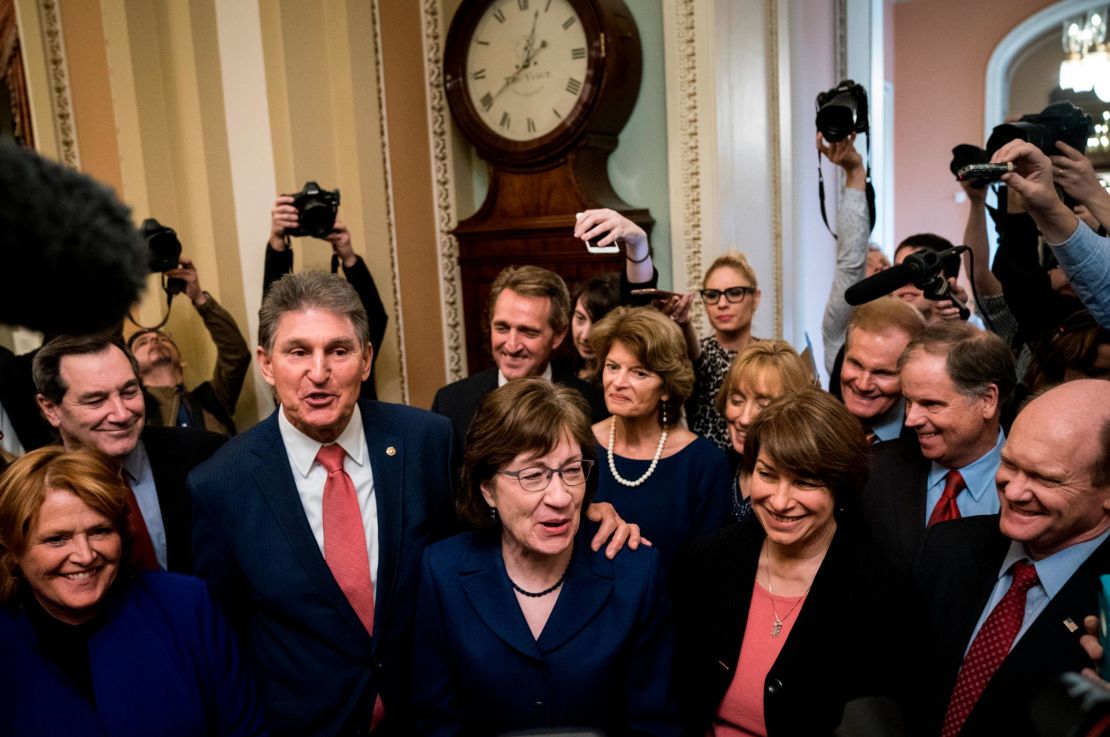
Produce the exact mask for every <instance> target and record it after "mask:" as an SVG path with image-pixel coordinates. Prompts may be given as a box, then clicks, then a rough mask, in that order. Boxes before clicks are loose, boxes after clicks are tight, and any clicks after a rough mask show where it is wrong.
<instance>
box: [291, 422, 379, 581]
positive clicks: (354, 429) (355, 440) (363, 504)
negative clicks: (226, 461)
mask: <svg viewBox="0 0 1110 737" xmlns="http://www.w3.org/2000/svg"><path fill="white" fill-rule="evenodd" d="M278 428H279V430H280V431H281V440H282V442H283V443H284V444H285V453H286V455H287V456H288V457H289V468H290V469H291V470H292V471H293V481H294V483H296V485H297V494H299V495H300V497H301V506H302V507H304V514H305V517H307V518H308V526H309V527H311V528H312V534H313V535H314V536H315V537H316V544H317V545H319V546H320V553H321V554H323V552H324V483H325V482H326V481H327V479H328V472H327V470H325V469H324V467H323V466H321V465H320V464H319V462H317V460H316V454H317V453H318V452H319V451H320V448H321V447H322V446H323V444H322V443H320V442H319V441H317V440H313V439H312V438H310V437H308V436H307V435H305V434H304V433H303V432H301V431H300V430H298V429H297V428H295V427H293V424H292V423H291V422H289V420H288V419H286V417H285V411H284V410H282V411H281V412H279V413H278ZM335 442H336V444H337V445H340V446H342V447H343V450H344V451H346V454H347V455H346V456H345V457H344V458H343V469H344V470H345V471H346V472H347V475H348V476H350V477H351V481H352V482H353V483H354V485H355V494H356V495H357V496H358V508H359V511H360V512H361V513H362V528H363V529H364V530H365V531H366V552H367V554H368V556H369V558H370V581H371V583H372V585H373V586H374V598H375V600H376V599H377V596H378V505H377V500H376V499H375V498H374V472H373V471H372V470H371V469H370V452H369V450H368V449H367V447H366V434H365V433H364V432H363V430H362V414H361V413H360V411H359V408H358V405H355V411H354V414H352V415H351V420H350V422H348V423H347V427H346V428H345V429H344V430H343V432H342V433H341V434H340V435H339V438H338V439H336V441H335Z"/></svg>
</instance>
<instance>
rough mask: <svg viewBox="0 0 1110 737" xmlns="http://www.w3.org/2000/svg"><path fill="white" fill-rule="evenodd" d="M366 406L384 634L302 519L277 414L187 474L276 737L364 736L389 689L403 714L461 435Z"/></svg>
mask: <svg viewBox="0 0 1110 737" xmlns="http://www.w3.org/2000/svg"><path fill="white" fill-rule="evenodd" d="M359 407H360V408H361V411H362V423H363V427H364V429H365V433H366V445H367V448H368V449H369V455H370V466H371V469H372V470H373V474H374V496H375V499H376V500H377V510H378V535H379V537H378V546H379V562H378V576H377V582H378V583H377V598H376V601H375V609H374V637H373V638H371V637H370V635H369V634H367V632H366V630H365V628H364V627H363V626H362V624H361V622H360V621H359V619H358V616H357V615H356V614H355V611H354V609H352V608H351V606H350V604H349V603H348V601H347V599H346V597H345V596H344V594H343V592H342V591H341V590H340V588H339V585H338V584H337V583H336V582H335V579H334V577H333V576H332V574H331V570H330V569H329V568H328V566H327V563H326V562H325V561H324V557H323V555H322V554H321V552H320V548H319V546H318V545H317V543H316V538H315V537H313V534H312V530H311V528H310V527H309V524H308V520H307V519H306V518H305V515H304V508H303V507H302V505H301V500H300V496H299V495H298V493H297V488H296V484H295V482H294V481H293V474H292V471H291V470H290V468H289V460H288V456H287V454H286V452H285V446H284V444H283V443H282V440H281V433H280V431H279V429H278V418H277V412H279V411H281V410H280V409H278V410H277V411H275V412H274V414H273V415H271V416H270V417H269V418H267V419H266V420H264V421H263V422H262V423H260V424H259V425H257V426H256V427H254V428H252V429H251V430H249V431H248V432H246V433H243V434H242V435H239V436H236V437H235V438H232V440H231V441H230V442H228V444H227V445H226V446H224V448H223V449H221V451H220V452H219V453H217V454H216V455H215V456H214V457H213V458H212V459H211V460H210V461H209V462H207V463H205V464H203V465H202V466H200V467H199V468H197V470H196V471H194V472H193V473H192V474H191V475H190V476H189V486H190V488H191V490H192V493H193V504H194V511H193V515H194V516H193V551H194V560H195V569H196V571H197V573H198V574H199V575H201V576H203V577H204V578H206V579H208V581H209V582H210V584H211V586H212V589H213V592H214V593H215V595H216V596H217V597H218V598H219V600H220V601H221V602H222V603H223V604H224V605H225V606H226V607H227V610H228V613H229V614H230V615H231V617H232V621H233V623H235V624H236V625H237V626H239V627H240V628H241V630H242V631H243V641H244V645H245V647H246V649H247V652H248V654H249V656H250V659H251V661H252V663H253V665H254V667H255V673H256V678H257V680H258V684H259V693H260V696H261V699H262V703H263V705H264V706H265V707H266V710H267V713H268V715H269V717H270V722H271V725H272V727H273V730H274V732H275V734H287V735H298V737H305V736H309V735H320V736H324V735H353V734H362V733H365V732H367V731H368V730H369V725H370V714H371V710H372V707H373V703H374V699H375V697H376V696H378V695H379V694H380V695H381V697H382V701H383V704H384V705H385V710H386V725H390V724H391V725H393V726H394V727H396V726H397V725H398V723H403V722H404V721H405V715H406V706H407V705H408V702H409V698H408V692H407V689H408V685H409V682H410V680H411V678H410V675H409V672H410V667H411V665H410V664H411V660H410V655H409V653H410V649H411V632H412V619H413V611H414V606H415V603H416V585H417V573H418V570H419V566H420V559H421V556H422V555H423V553H424V547H425V546H426V545H427V544H428V543H429V542H430V541H432V540H435V539H438V538H440V537H443V536H444V535H445V534H447V532H448V531H449V530H450V529H451V528H452V520H453V513H452V510H451V506H450V496H451V478H452V476H451V473H452V468H453V458H452V448H453V447H454V440H453V437H452V431H451V425H450V423H449V422H448V421H447V420H446V419H445V418H442V417H438V416H435V415H433V414H431V413H429V412H426V411H424V410H419V409H414V408H411V407H405V406H401V405H393V404H385V403H381V402H373V401H366V400H363V401H360V402H359Z"/></svg>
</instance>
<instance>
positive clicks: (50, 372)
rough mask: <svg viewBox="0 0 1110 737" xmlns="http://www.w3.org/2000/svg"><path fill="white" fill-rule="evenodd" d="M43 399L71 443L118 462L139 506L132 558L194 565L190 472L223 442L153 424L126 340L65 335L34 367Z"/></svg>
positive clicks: (182, 567)
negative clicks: (191, 537)
mask: <svg viewBox="0 0 1110 737" xmlns="http://www.w3.org/2000/svg"><path fill="white" fill-rule="evenodd" d="M33 374H34V380H35V387H36V389H37V391H38V393H37V395H36V397H35V398H36V401H37V402H38V405H39V408H40V410H41V411H42V415H43V417H45V418H46V421H47V422H49V423H50V425H51V426H52V427H54V428H55V429H56V430H57V431H58V435H59V436H60V437H61V440H62V443H63V444H64V445H65V447H66V448H70V449H73V448H79V447H88V448H96V449H97V450H98V451H100V452H101V453H103V454H104V455H107V456H110V457H112V458H114V459H116V460H117V461H119V462H120V463H121V464H122V466H123V470H124V473H125V475H126V476H127V482H128V484H129V485H130V486H131V492H132V495H133V497H134V505H133V506H132V508H131V520H130V521H131V526H132V533H133V535H134V537H135V542H134V544H133V545H132V556H133V558H134V560H135V562H136V563H138V564H139V565H140V566H141V567H144V568H150V569H154V568H161V569H164V570H170V571H175V572H181V573H188V572H189V571H190V570H191V569H192V556H191V553H190V522H189V517H190V509H189V494H188V491H187V490H186V488H185V477H186V476H188V474H189V472H190V471H192V470H193V468H195V467H196V466H197V465H198V464H200V463H201V462H202V461H205V460H207V459H208V458H209V457H210V456H211V455H212V454H213V453H215V452H216V449H217V448H219V447H220V445H222V444H223V441H224V439H223V437H222V436H220V435H217V434H215V433H211V432H207V431H204V430H196V429H186V428H181V427H149V426H148V425H147V423H146V408H145V406H144V403H143V393H142V384H141V381H140V377H139V366H138V363H137V362H136V361H135V357H134V356H132V355H131V353H130V352H129V351H128V350H127V349H126V348H125V347H124V346H123V344H122V343H120V342H119V341H117V340H115V339H113V338H109V337H106V336H102V335H79V336H72V335H63V336H58V337H56V338H54V339H53V340H51V341H50V342H48V343H47V344H46V345H44V346H43V347H42V348H41V349H39V351H38V352H37V353H36V354H35V360H34V364H33Z"/></svg>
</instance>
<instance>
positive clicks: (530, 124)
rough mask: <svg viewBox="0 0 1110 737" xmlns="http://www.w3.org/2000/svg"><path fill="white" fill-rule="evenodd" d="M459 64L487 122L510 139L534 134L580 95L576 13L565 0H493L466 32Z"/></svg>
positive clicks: (582, 80)
mask: <svg viewBox="0 0 1110 737" xmlns="http://www.w3.org/2000/svg"><path fill="white" fill-rule="evenodd" d="M465 69H466V92H467V95H468V96H469V97H470V102H471V104H472V105H473V106H474V110H475V111H477V113H478V116H479V118H480V119H481V121H482V122H483V123H484V124H485V125H486V127H488V128H489V129H490V130H491V131H493V132H494V133H496V134H497V135H499V136H502V137H503V138H507V139H509V140H511V141H533V140H536V139H538V138H541V137H543V136H544V135H546V134H548V133H550V132H551V131H553V130H555V129H556V128H558V127H559V125H560V124H561V123H563V122H564V120H565V119H566V118H567V116H568V115H570V114H571V112H572V111H573V110H574V109H575V106H576V105H577V104H578V102H579V98H581V97H584V96H585V94H586V87H587V85H586V81H587V80H586V77H587V74H588V72H589V50H588V46H587V42H586V31H585V29H584V28H583V27H582V19H581V18H580V17H579V16H578V13H577V12H576V11H575V9H574V7H573V6H571V4H570V2H569V1H568V0H494V2H492V3H490V4H489V6H488V7H487V8H486V9H485V12H484V13H483V14H482V16H481V18H480V19H479V20H478V23H477V25H476V26H475V28H474V33H473V34H472V35H471V36H470V40H469V43H468V45H467V50H466V67H465Z"/></svg>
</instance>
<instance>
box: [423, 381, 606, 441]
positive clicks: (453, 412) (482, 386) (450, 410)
mask: <svg viewBox="0 0 1110 737" xmlns="http://www.w3.org/2000/svg"><path fill="white" fill-rule="evenodd" d="M552 379H553V380H554V382H555V383H556V384H562V385H563V386H569V387H570V388H571V389H574V390H576V391H577V392H578V393H579V394H581V395H582V396H583V397H584V398H585V400H586V402H587V403H588V404H589V405H590V419H591V421H592V422H601V421H602V420H604V419H605V418H606V417H608V416H609V411H608V410H607V409H606V408H605V397H604V396H603V395H602V393H601V387H599V386H597V385H596V384H591V383H589V382H587V381H583V380H582V379H579V378H578V377H577V376H575V375H574V374H572V373H564V372H562V371H554V369H553V372H552ZM496 388H497V367H496V366H494V367H493V368H488V369H486V370H485V371H479V372H478V373H476V374H474V375H472V376H468V377H466V378H465V379H459V380H458V381H453V382H451V383H450V384H448V385H447V386H441V387H440V388H439V390H438V391H436V395H435V398H434V399H433V400H432V412H435V413H436V414H439V415H443V416H444V417H446V418H448V419H449V420H451V424H452V425H453V426H454V428H455V437H456V438H458V441H459V442H460V443H465V442H466V433H467V431H468V430H470V422H471V420H473V419H474V414H475V413H476V412H477V411H478V404H479V402H481V401H482V398H483V397H485V396H486V395H487V394H489V393H490V392H491V391H493V390H494V389H496Z"/></svg>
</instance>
